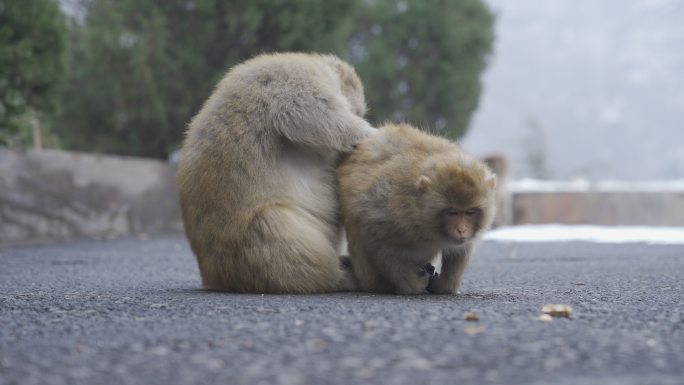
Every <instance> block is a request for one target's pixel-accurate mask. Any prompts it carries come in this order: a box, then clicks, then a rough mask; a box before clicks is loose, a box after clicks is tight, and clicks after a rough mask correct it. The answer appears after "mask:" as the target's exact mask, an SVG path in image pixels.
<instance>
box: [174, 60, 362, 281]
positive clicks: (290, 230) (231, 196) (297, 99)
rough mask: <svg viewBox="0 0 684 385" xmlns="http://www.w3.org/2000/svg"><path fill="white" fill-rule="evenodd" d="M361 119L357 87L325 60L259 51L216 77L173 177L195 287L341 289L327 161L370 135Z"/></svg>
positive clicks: (345, 71)
mask: <svg viewBox="0 0 684 385" xmlns="http://www.w3.org/2000/svg"><path fill="white" fill-rule="evenodd" d="M365 111H366V105H365V100H364V93H363V86H362V84H361V81H360V80H359V78H358V76H357V75H356V72H355V71H354V69H353V68H352V67H351V66H350V65H349V64H347V63H345V62H343V61H342V60H340V59H339V58H337V57H335V56H331V55H309V54H301V53H282V54H274V55H261V56H258V57H255V58H253V59H251V60H248V61H246V62H244V63H242V64H240V65H237V66H235V67H234V68H232V69H231V70H230V71H229V72H228V73H227V74H226V75H225V77H224V78H223V80H221V81H220V83H219V84H218V86H217V87H216V89H215V91H214V93H213V94H212V95H211V97H210V98H209V99H208V100H207V101H206V102H205V104H204V106H203V107H202V109H201V110H200V111H199V113H198V114H197V116H195V117H194V119H193V120H192V122H191V123H190V127H189V129H188V131H187V137H186V139H185V142H184V144H183V148H182V152H181V159H180V162H179V165H178V173H177V188H178V194H179V199H180V204H181V210H182V216H183V223H184V226H185V231H186V234H187V237H188V240H189V241H190V245H191V247H192V250H193V252H194V253H195V255H196V257H197V262H198V265H199V270H200V273H201V276H202V283H203V286H204V287H205V288H207V289H211V290H223V291H233V292H252V293H318V292H328V291H335V290H346V289H349V288H350V286H349V285H350V281H349V277H348V276H347V275H348V273H346V272H345V270H344V269H343V267H342V265H341V263H340V258H339V255H338V252H337V248H338V243H339V241H340V240H339V237H340V235H339V234H340V228H341V220H340V218H339V211H338V210H339V207H338V203H337V196H336V190H335V165H336V162H337V159H338V157H339V155H340V154H341V153H346V152H349V151H351V150H352V149H353V147H354V146H355V145H356V144H357V143H359V142H360V141H361V139H363V138H364V137H366V136H367V135H369V134H370V133H372V132H374V131H376V130H375V128H373V127H371V126H370V125H369V124H368V123H367V122H366V121H365V120H364V119H363V118H362V116H363V115H364V113H365Z"/></svg>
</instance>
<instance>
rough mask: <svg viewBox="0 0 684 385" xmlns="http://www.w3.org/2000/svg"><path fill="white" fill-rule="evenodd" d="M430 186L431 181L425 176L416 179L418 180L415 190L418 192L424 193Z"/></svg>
mask: <svg viewBox="0 0 684 385" xmlns="http://www.w3.org/2000/svg"><path fill="white" fill-rule="evenodd" d="M430 185H432V179H430V178H429V177H427V176H426V175H421V176H419V177H418V180H417V181H416V188H417V189H418V191H425V190H427V189H428V187H430Z"/></svg>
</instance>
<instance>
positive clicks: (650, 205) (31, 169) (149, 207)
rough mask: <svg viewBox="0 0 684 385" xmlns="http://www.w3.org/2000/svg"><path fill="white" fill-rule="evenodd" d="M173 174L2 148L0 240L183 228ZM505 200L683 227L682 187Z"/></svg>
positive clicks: (164, 168)
mask: <svg viewBox="0 0 684 385" xmlns="http://www.w3.org/2000/svg"><path fill="white" fill-rule="evenodd" d="M174 174H175V167H174V166H173V165H171V164H169V163H166V162H162V161H159V160H152V159H142V158H129V157H119V156H110V155H107V156H104V155H92V154H82V153H74V152H66V151H56V150H44V151H31V150H29V151H18V150H9V149H2V148H0V245H8V244H17V243H27V242H35V241H43V240H51V239H66V238H71V237H89V238H111V237H117V236H121V235H130V234H140V233H156V232H167V231H182V223H181V220H180V212H179V209H178V202H177V197H176V194H175V187H174ZM558 186H559V185H558V184H554V185H553V186H551V187H554V188H557V187H558ZM518 187H519V186H518ZM542 187H544V186H542ZM547 187H548V186H547ZM537 188H539V186H537ZM630 188H631V187H630ZM505 202H506V203H507V204H508V205H509V206H512V210H510V212H511V213H512V215H510V216H507V218H508V219H506V220H505V223H502V224H510V223H511V221H512V223H513V224H539V223H561V224H598V225H653V226H684V189H682V188H677V189H671V190H667V187H666V186H653V188H651V189H649V190H647V191H643V190H642V191H591V190H587V191H566V192H563V191H552V190H551V189H549V190H548V191H530V190H524V191H516V190H514V193H513V194H512V199H508V200H505ZM508 202H510V203H508Z"/></svg>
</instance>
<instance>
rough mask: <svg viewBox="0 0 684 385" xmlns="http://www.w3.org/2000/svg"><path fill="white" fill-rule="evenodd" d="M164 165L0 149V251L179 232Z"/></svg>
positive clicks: (171, 172)
mask: <svg viewBox="0 0 684 385" xmlns="http://www.w3.org/2000/svg"><path fill="white" fill-rule="evenodd" d="M174 173H175V170H174V167H173V166H172V165H170V164H168V163H166V162H162V161H158V160H151V159H141V158H128V157H119V156H109V155H107V156H100V155H92V154H82V153H74V152H65V151H56V150H43V151H32V150H28V151H23V150H10V149H2V148H0V245H4V244H13V243H24V242H29V241H37V240H45V239H64V238H70V237H92V238H109V237H116V236H120V235H128V234H136V233H146V232H165V231H180V230H181V229H182V225H181V221H180V214H179V209H178V203H177V199H176V194H175V188H174Z"/></svg>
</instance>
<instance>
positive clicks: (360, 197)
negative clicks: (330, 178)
mask: <svg viewBox="0 0 684 385" xmlns="http://www.w3.org/2000/svg"><path fill="white" fill-rule="evenodd" d="M337 181H338V185H339V188H338V194H339V197H340V198H339V199H340V206H341V211H342V215H343V218H344V226H345V229H346V232H347V240H348V242H349V246H348V247H349V255H350V262H351V269H352V271H353V275H354V278H355V284H356V286H357V288H358V289H359V290H364V291H371V292H380V293H398V294H422V293H424V292H425V291H426V290H427V291H428V292H430V293H439V294H455V293H456V291H457V290H458V287H459V285H460V282H461V278H462V276H463V272H464V270H465V268H466V266H467V264H468V261H469V259H470V256H471V254H472V252H473V247H474V246H475V244H476V243H477V241H478V238H479V237H480V235H481V234H482V232H483V231H484V230H486V229H487V228H488V227H489V226H490V225H491V223H492V219H493V218H494V213H495V197H496V191H495V190H496V176H494V174H493V173H492V172H491V170H490V169H489V168H488V167H487V166H486V165H485V164H484V163H482V162H481V161H479V160H477V159H475V158H473V157H471V156H469V155H467V154H465V153H464V152H463V151H462V150H461V149H459V147H458V146H457V145H456V144H455V143H453V142H450V141H448V140H446V139H443V138H439V137H436V136H431V135H428V134H426V133H423V132H421V131H419V130H417V129H415V128H413V127H411V126H409V125H407V124H401V125H392V124H388V125H385V126H383V127H381V128H380V129H379V131H378V132H376V133H375V134H373V135H371V136H369V137H367V138H366V139H365V140H363V141H362V142H361V143H360V144H359V145H358V147H357V149H356V150H355V151H354V152H352V153H351V154H350V155H349V156H348V157H346V159H344V160H343V161H342V163H341V164H340V165H339V166H338V169H337ZM440 253H441V272H440V273H439V275H433V274H432V271H433V265H432V263H431V262H432V261H433V260H434V259H435V258H440ZM437 264H438V265H439V263H437Z"/></svg>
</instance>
